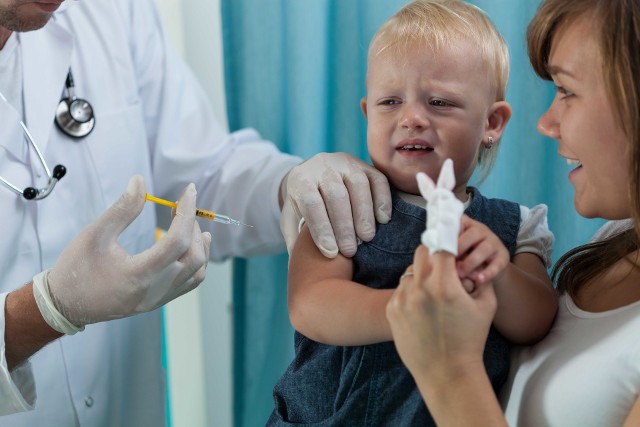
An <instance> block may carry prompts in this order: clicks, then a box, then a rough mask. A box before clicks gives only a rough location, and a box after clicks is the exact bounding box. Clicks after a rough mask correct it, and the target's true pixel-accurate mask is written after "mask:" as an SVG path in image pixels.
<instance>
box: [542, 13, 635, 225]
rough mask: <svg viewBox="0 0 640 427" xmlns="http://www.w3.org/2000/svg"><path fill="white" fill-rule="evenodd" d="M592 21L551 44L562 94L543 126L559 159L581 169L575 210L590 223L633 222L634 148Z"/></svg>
mask: <svg viewBox="0 0 640 427" xmlns="http://www.w3.org/2000/svg"><path fill="white" fill-rule="evenodd" d="M592 33H593V32H592V29H591V21H590V19H589V16H588V15H584V16H581V17H578V18H576V19H574V20H572V21H570V22H568V23H565V24H564V25H563V26H562V27H561V28H559V29H558V31H557V33H556V34H555V36H554V38H553V42H552V44H551V52H550V55H549V64H548V65H549V72H550V74H551V76H552V78H553V81H554V83H555V85H556V87H557V94H556V97H555V99H554V100H553V103H552V104H551V106H550V107H549V109H548V110H547V112H546V113H545V114H544V115H543V116H542V117H541V118H540V120H539V121H538V130H539V131H540V133H542V134H543V135H546V136H549V137H551V138H553V139H555V140H557V141H558V144H559V146H558V153H559V154H560V155H561V156H563V157H565V158H567V159H568V160H570V161H571V162H570V163H575V164H576V165H577V167H576V168H575V169H573V170H572V171H571V172H570V173H569V180H570V181H571V184H572V185H573V187H574V189H575V195H574V204H575V207H576V210H577V211H578V213H579V214H580V215H582V216H584V217H587V218H595V217H601V218H606V219H621V218H627V217H629V216H630V212H631V211H630V200H629V193H628V188H629V187H628V186H629V175H628V159H627V156H628V151H627V150H628V144H629V140H628V138H627V137H626V136H625V134H624V132H623V131H622V128H621V127H620V125H619V124H618V123H617V121H616V117H615V114H614V110H613V104H612V103H614V102H616V100H615V99H611V96H610V95H609V93H608V90H607V87H606V86H605V83H604V80H603V77H602V65H601V60H600V55H599V47H598V44H597V41H596V39H595V38H594V36H593V35H592Z"/></svg>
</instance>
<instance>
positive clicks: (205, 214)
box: [146, 193, 253, 227]
mask: <svg viewBox="0 0 640 427" xmlns="http://www.w3.org/2000/svg"><path fill="white" fill-rule="evenodd" d="M146 200H148V201H150V202H153V203H158V204H159V205H164V206H169V207H171V208H175V207H177V206H178V205H177V204H176V203H174V202H170V201H168V200H164V199H161V198H159V197H155V196H152V195H151V194H149V193H147V196H146ZM196 216H199V217H201V218H205V219H208V220H210V221H215V222H219V223H221V224H230V225H244V226H245V227H253V225H249V224H243V223H242V222H240V221H238V220H237V219H233V218H229V217H228V216H226V215H222V214H219V213H217V212H212V211H208V210H205V209H200V208H196Z"/></svg>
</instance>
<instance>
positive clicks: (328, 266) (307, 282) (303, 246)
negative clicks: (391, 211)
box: [288, 225, 353, 311]
mask: <svg viewBox="0 0 640 427" xmlns="http://www.w3.org/2000/svg"><path fill="white" fill-rule="evenodd" d="M352 277H353V262H352V260H351V258H346V257H344V256H343V255H342V254H340V253H338V255H337V256H336V257H335V258H333V259H331V258H327V257H325V256H324V255H322V253H321V252H320V250H318V247H317V246H316V244H315V242H314V241H313V239H312V238H311V233H310V232H309V229H308V228H307V226H306V225H305V226H303V227H302V230H301V231H300V235H299V236H298V239H297V240H296V243H295V245H294V247H293V250H292V251H291V257H290V259H289V275H288V283H289V284H288V301H289V311H291V309H292V306H295V305H296V304H299V303H302V301H304V300H305V297H306V295H307V294H308V293H307V292H306V291H310V290H312V287H313V286H314V285H316V284H318V282H320V281H322V280H326V279H344V280H351V279H352Z"/></svg>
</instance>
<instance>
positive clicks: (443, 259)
mask: <svg viewBox="0 0 640 427" xmlns="http://www.w3.org/2000/svg"><path fill="white" fill-rule="evenodd" d="M527 39H528V44H529V57H530V60H531V63H532V65H533V67H534V69H535V71H536V72H537V73H538V75H540V76H541V77H542V78H544V79H547V80H552V81H553V82H554V83H555V85H556V87H557V95H556V97H555V99H554V101H553V103H552V104H551V106H550V108H549V110H548V111H547V112H546V113H545V114H544V115H543V116H542V117H541V118H540V120H539V122H538V129H539V131H540V132H541V133H542V134H544V135H546V136H549V137H551V138H553V139H555V140H557V142H558V153H559V154H560V155H561V156H563V157H565V158H566V159H567V162H568V163H571V164H575V165H576V168H575V169H573V170H572V171H571V173H570V174H569V180H570V181H571V183H572V185H573V186H574V189H575V196H574V204H575V207H576V210H577V211H578V213H579V214H581V215H582V216H585V217H588V218H595V217H600V218H605V219H610V220H619V219H625V218H632V222H630V224H631V225H632V226H631V227H629V226H627V227H622V229H621V230H620V229H616V230H613V231H612V230H610V229H606V230H604V231H603V232H601V233H600V234H599V236H598V238H597V240H594V242H592V243H590V244H588V245H585V246H581V247H578V248H576V249H574V250H572V251H570V252H569V253H567V254H566V255H565V256H563V257H562V258H561V259H560V260H559V261H558V263H557V265H556V267H555V269H554V272H553V277H554V280H555V281H556V284H557V288H558V291H559V294H560V310H559V313H558V316H557V318H556V321H555V325H554V327H553V328H552V330H551V331H550V333H549V335H548V336H547V337H546V338H545V339H543V340H542V341H541V342H540V343H538V344H536V345H535V346H532V347H529V348H522V349H520V350H518V351H516V352H515V354H514V359H513V362H514V363H513V365H512V372H511V374H510V379H509V382H508V383H507V386H506V387H505V388H504V389H503V401H502V403H503V406H504V409H505V412H504V414H503V412H502V410H501V407H500V404H499V403H498V400H497V399H496V397H495V395H494V393H493V392H492V390H491V387H490V384H489V381H488V379H487V376H486V373H485V372H484V368H483V365H482V347H483V345H484V339H485V337H486V335H487V331H488V329H489V326H490V324H491V321H492V319H493V313H494V312H495V309H496V302H495V301H496V300H495V295H494V293H493V290H492V288H491V285H483V286H480V287H478V288H477V289H476V290H475V291H474V292H473V293H472V294H467V293H466V292H465V291H464V289H463V287H462V285H461V284H460V281H459V279H458V277H457V275H456V274H455V268H454V267H455V260H454V259H453V257H452V256H451V255H448V254H445V253H436V254H435V255H433V256H431V257H430V258H429V256H428V255H427V251H426V250H425V248H422V247H421V248H419V249H418V250H417V251H416V254H415V258H414V265H413V266H412V267H409V270H410V271H409V273H410V274H409V275H407V276H405V277H404V278H403V279H402V281H401V285H400V287H399V288H398V290H397V291H396V293H395V295H394V297H393V298H392V300H391V301H390V303H389V305H388V307H387V316H388V318H389V321H390V323H391V327H392V330H393V334H394V340H395V343H396V346H397V348H398V351H399V353H400V355H401V357H402V359H403V361H404V363H405V364H406V365H407V367H408V368H409V370H410V371H411V372H412V375H413V376H414V379H415V380H416V382H417V384H418V387H419V388H420V391H421V393H422V395H423V397H424V399H425V401H426V403H427V405H428V407H429V409H430V411H431V413H432V414H433V416H434V418H435V420H436V422H437V423H438V425H443V426H446V425H465V426H470V425H490V426H499V425H507V423H508V424H510V425H520V426H526V425H532V426H544V425H558V426H605V425H606V426H614V425H629V426H631V425H640V400H639V399H638V397H637V396H638V395H640V357H639V356H640V354H639V353H640V302H639V301H640V259H639V257H638V254H639V250H638V248H639V243H638V242H639V236H640V84H639V82H638V76H639V75H640V2H638V1H627V0H545V1H543V2H542V4H541V6H540V8H539V10H538V12H537V13H536V15H535V17H534V18H533V20H532V22H531V24H530V25H529V29H528V33H527ZM618 224H619V223H616V225H618Z"/></svg>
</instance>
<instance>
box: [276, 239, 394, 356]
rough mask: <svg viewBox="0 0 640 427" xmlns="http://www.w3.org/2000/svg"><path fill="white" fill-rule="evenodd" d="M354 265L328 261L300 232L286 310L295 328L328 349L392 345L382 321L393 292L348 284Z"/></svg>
mask: <svg viewBox="0 0 640 427" xmlns="http://www.w3.org/2000/svg"><path fill="white" fill-rule="evenodd" d="M352 276H353V261H352V260H351V259H350V258H346V257H344V256H342V255H341V254H338V256H337V257H336V258H334V259H328V258H326V257H325V256H323V255H322V254H321V253H320V252H319V251H318V249H317V247H316V245H315V243H313V240H312V239H311V234H310V233H309V230H308V229H307V228H306V227H304V228H303V230H302V231H301V233H300V236H299V237H298V239H297V241H296V244H295V246H294V248H293V251H292V253H291V259H290V264H289V285H288V306H289V318H290V320H291V324H292V325H293V327H294V328H295V329H296V330H297V331H298V332H300V333H302V334H303V335H305V336H307V337H309V338H311V339H313V340H315V341H318V342H321V343H324V344H331V345H366V344H373V343H377V342H382V341H390V340H391V329H390V328H389V324H388V321H387V318H386V316H385V308H386V305H387V302H388V301H389V299H390V298H391V295H392V293H393V290H391V289H390V290H379V289H371V288H368V287H366V286H364V285H361V284H359V283H355V282H353V281H352V280H351V278H352Z"/></svg>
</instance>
